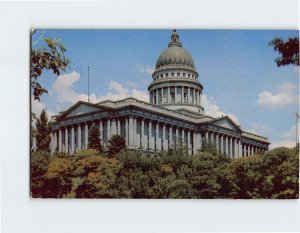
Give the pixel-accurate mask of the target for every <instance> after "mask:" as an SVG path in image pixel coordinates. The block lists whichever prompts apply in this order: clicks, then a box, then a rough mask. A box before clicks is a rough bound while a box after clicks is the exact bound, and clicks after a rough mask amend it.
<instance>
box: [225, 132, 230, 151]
mask: <svg viewBox="0 0 300 233" xmlns="http://www.w3.org/2000/svg"><path fill="white" fill-rule="evenodd" d="M225 153H226V155H229V153H228V136H227V135H226V138H225Z"/></svg>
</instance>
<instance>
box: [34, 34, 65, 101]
mask: <svg viewBox="0 0 300 233" xmlns="http://www.w3.org/2000/svg"><path fill="white" fill-rule="evenodd" d="M33 33H35V31H34V32H33ZM44 41H45V43H46V44H47V47H46V48H37V49H32V50H31V67H30V77H31V87H32V88H33V95H34V99H35V100H40V96H41V95H42V94H43V93H48V91H47V90H46V89H45V88H43V87H42V86H41V85H40V84H39V83H38V82H37V79H38V77H40V76H41V74H42V73H43V71H44V70H50V71H52V72H53V73H54V74H55V75H60V73H61V72H62V71H65V70H66V68H67V67H68V66H69V64H70V60H69V59H68V58H66V56H65V53H66V51H67V50H66V48H65V47H64V45H63V43H62V42H61V41H60V40H58V39H51V38H44Z"/></svg>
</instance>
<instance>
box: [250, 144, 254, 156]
mask: <svg viewBox="0 0 300 233" xmlns="http://www.w3.org/2000/svg"><path fill="white" fill-rule="evenodd" d="M253 154H254V153H253V145H251V155H253Z"/></svg>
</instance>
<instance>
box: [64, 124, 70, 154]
mask: <svg viewBox="0 0 300 233" xmlns="http://www.w3.org/2000/svg"><path fill="white" fill-rule="evenodd" d="M68 150H69V135H68V128H67V127H66V128H65V152H66V153H68Z"/></svg>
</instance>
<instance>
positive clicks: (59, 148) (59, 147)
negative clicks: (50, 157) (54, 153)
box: [58, 128, 62, 152]
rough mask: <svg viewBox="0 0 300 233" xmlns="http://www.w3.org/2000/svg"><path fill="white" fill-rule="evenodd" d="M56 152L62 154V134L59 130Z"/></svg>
mask: <svg viewBox="0 0 300 233" xmlns="http://www.w3.org/2000/svg"><path fill="white" fill-rule="evenodd" d="M58 151H59V152H62V133H61V128H59V130H58Z"/></svg>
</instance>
